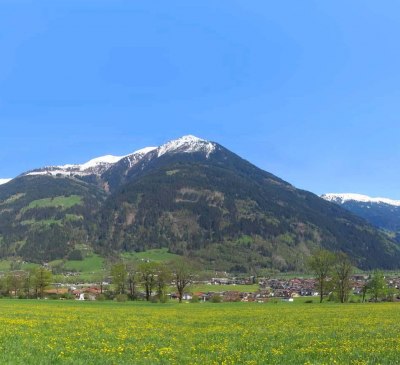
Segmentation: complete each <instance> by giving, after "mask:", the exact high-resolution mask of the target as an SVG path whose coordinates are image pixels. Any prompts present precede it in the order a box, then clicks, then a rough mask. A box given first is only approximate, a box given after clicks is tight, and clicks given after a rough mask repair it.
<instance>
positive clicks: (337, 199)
mask: <svg viewBox="0 0 400 365" xmlns="http://www.w3.org/2000/svg"><path fill="white" fill-rule="evenodd" d="M321 198H323V199H325V200H328V201H331V202H334V203H339V204H344V203H346V202H348V201H357V202H362V203H383V204H388V205H394V206H400V200H392V199H388V198H371V197H370V196H367V195H362V194H354V193H344V194H336V193H329V194H323V195H321Z"/></svg>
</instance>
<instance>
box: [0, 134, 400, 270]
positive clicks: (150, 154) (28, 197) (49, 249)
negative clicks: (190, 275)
mask: <svg viewBox="0 0 400 365" xmlns="http://www.w3.org/2000/svg"><path fill="white" fill-rule="evenodd" d="M85 246H87V247H91V248H92V249H94V250H96V251H97V252H100V253H102V254H103V255H110V254H115V253H118V252H121V251H143V250H147V249H151V248H161V247H167V248H168V249H169V251H170V252H173V253H176V254H181V255H186V256H190V257H192V258H195V259H196V260H197V261H198V262H200V263H202V264H203V266H205V267H208V268H218V269H224V270H229V271H235V272H249V271H256V270H258V269H261V268H274V269H278V270H283V271H285V270H301V269H303V268H304V266H305V262H306V259H307V257H308V256H309V255H310V253H311V252H312V251H313V250H314V249H316V248H318V247H325V248H327V249H330V250H336V251H337V250H341V251H344V252H346V253H348V254H349V255H350V256H351V257H352V258H353V260H354V262H355V264H356V265H357V266H359V267H361V268H365V269H370V268H375V267H381V268H395V267H398V265H399V264H398V263H399V259H400V249H399V246H398V245H397V243H396V242H395V241H393V240H392V239H390V238H389V237H388V236H387V235H385V234H383V233H382V232H379V231H378V230H376V229H375V228H373V227H372V226H370V225H368V224H367V223H366V222H365V221H364V220H363V219H361V218H358V217H356V216H355V215H353V214H352V213H350V212H348V211H347V210H345V209H342V208H341V207H340V206H338V205H337V204H332V203H330V202H327V201H325V200H324V199H321V198H319V197H318V196H316V195H314V194H312V193H310V192H307V191H304V190H299V189H296V188H295V187H294V186H292V185H291V184H289V183H288V182H286V181H284V180H282V179H280V178H279V177H277V176H275V175H273V174H271V173H269V172H266V171H263V170H261V169H259V168H257V167H256V166H254V165H252V164H251V163H250V162H248V161H246V160H244V159H242V158H241V157H239V156H237V155H236V154H234V153H232V152H231V151H229V150H227V149H226V148H224V147H223V146H221V145H219V144H218V143H215V142H210V141H206V140H203V139H200V138H197V137H194V136H184V137H182V138H179V139H177V140H174V141H170V142H168V143H166V144H164V145H162V146H159V147H149V148H145V149H142V150H139V151H136V152H134V153H132V154H129V155H127V156H122V157H115V156H106V157H102V158H97V159H94V160H91V161H89V163H86V164H82V165H64V166H53V167H45V168H40V169H36V170H32V171H29V172H27V173H24V174H21V175H20V176H18V177H17V178H15V179H13V180H11V181H10V182H8V183H7V184H4V185H1V186H0V256H3V257H4V256H10V255H19V256H22V257H24V258H25V259H27V260H36V261H40V260H53V259H56V258H65V257H70V256H71V255H75V254H76V252H77V251H79V250H82V247H85Z"/></svg>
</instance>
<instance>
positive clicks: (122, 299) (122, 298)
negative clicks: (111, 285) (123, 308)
mask: <svg viewBox="0 0 400 365" xmlns="http://www.w3.org/2000/svg"><path fill="white" fill-rule="evenodd" d="M115 300H116V301H117V302H126V301H127V300H128V296H127V295H126V294H118V295H117V296H116V297H115Z"/></svg>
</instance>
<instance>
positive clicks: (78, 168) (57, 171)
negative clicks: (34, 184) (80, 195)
mask: <svg viewBox="0 0 400 365" xmlns="http://www.w3.org/2000/svg"><path fill="white" fill-rule="evenodd" d="M156 148H157V147H146V148H143V149H140V150H138V151H135V152H133V153H131V154H129V155H127V156H113V155H106V156H101V157H96V158H94V159H92V160H90V161H88V162H85V163H83V164H67V165H61V166H47V167H43V168H39V169H35V170H32V171H29V172H27V173H25V174H24V175H29V176H31V175H52V176H56V175H67V176H74V175H78V176H87V175H101V174H102V173H104V172H105V171H107V170H108V169H109V168H110V167H111V166H113V165H114V164H116V163H117V162H119V161H121V160H122V159H124V158H126V159H128V160H129V161H130V163H131V164H132V165H133V164H134V163H136V162H138V161H140V159H141V158H142V157H143V156H144V155H146V154H147V153H149V152H150V151H153V150H155V149H156Z"/></svg>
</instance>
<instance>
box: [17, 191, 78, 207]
mask: <svg viewBox="0 0 400 365" xmlns="http://www.w3.org/2000/svg"><path fill="white" fill-rule="evenodd" d="M81 203H82V197H80V196H78V195H71V196H56V197H54V198H45V199H38V200H34V201H32V202H30V204H29V205H28V206H27V207H26V208H24V210H28V209H32V208H48V207H58V208H62V209H68V208H71V207H73V206H74V205H77V204H81Z"/></svg>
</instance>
